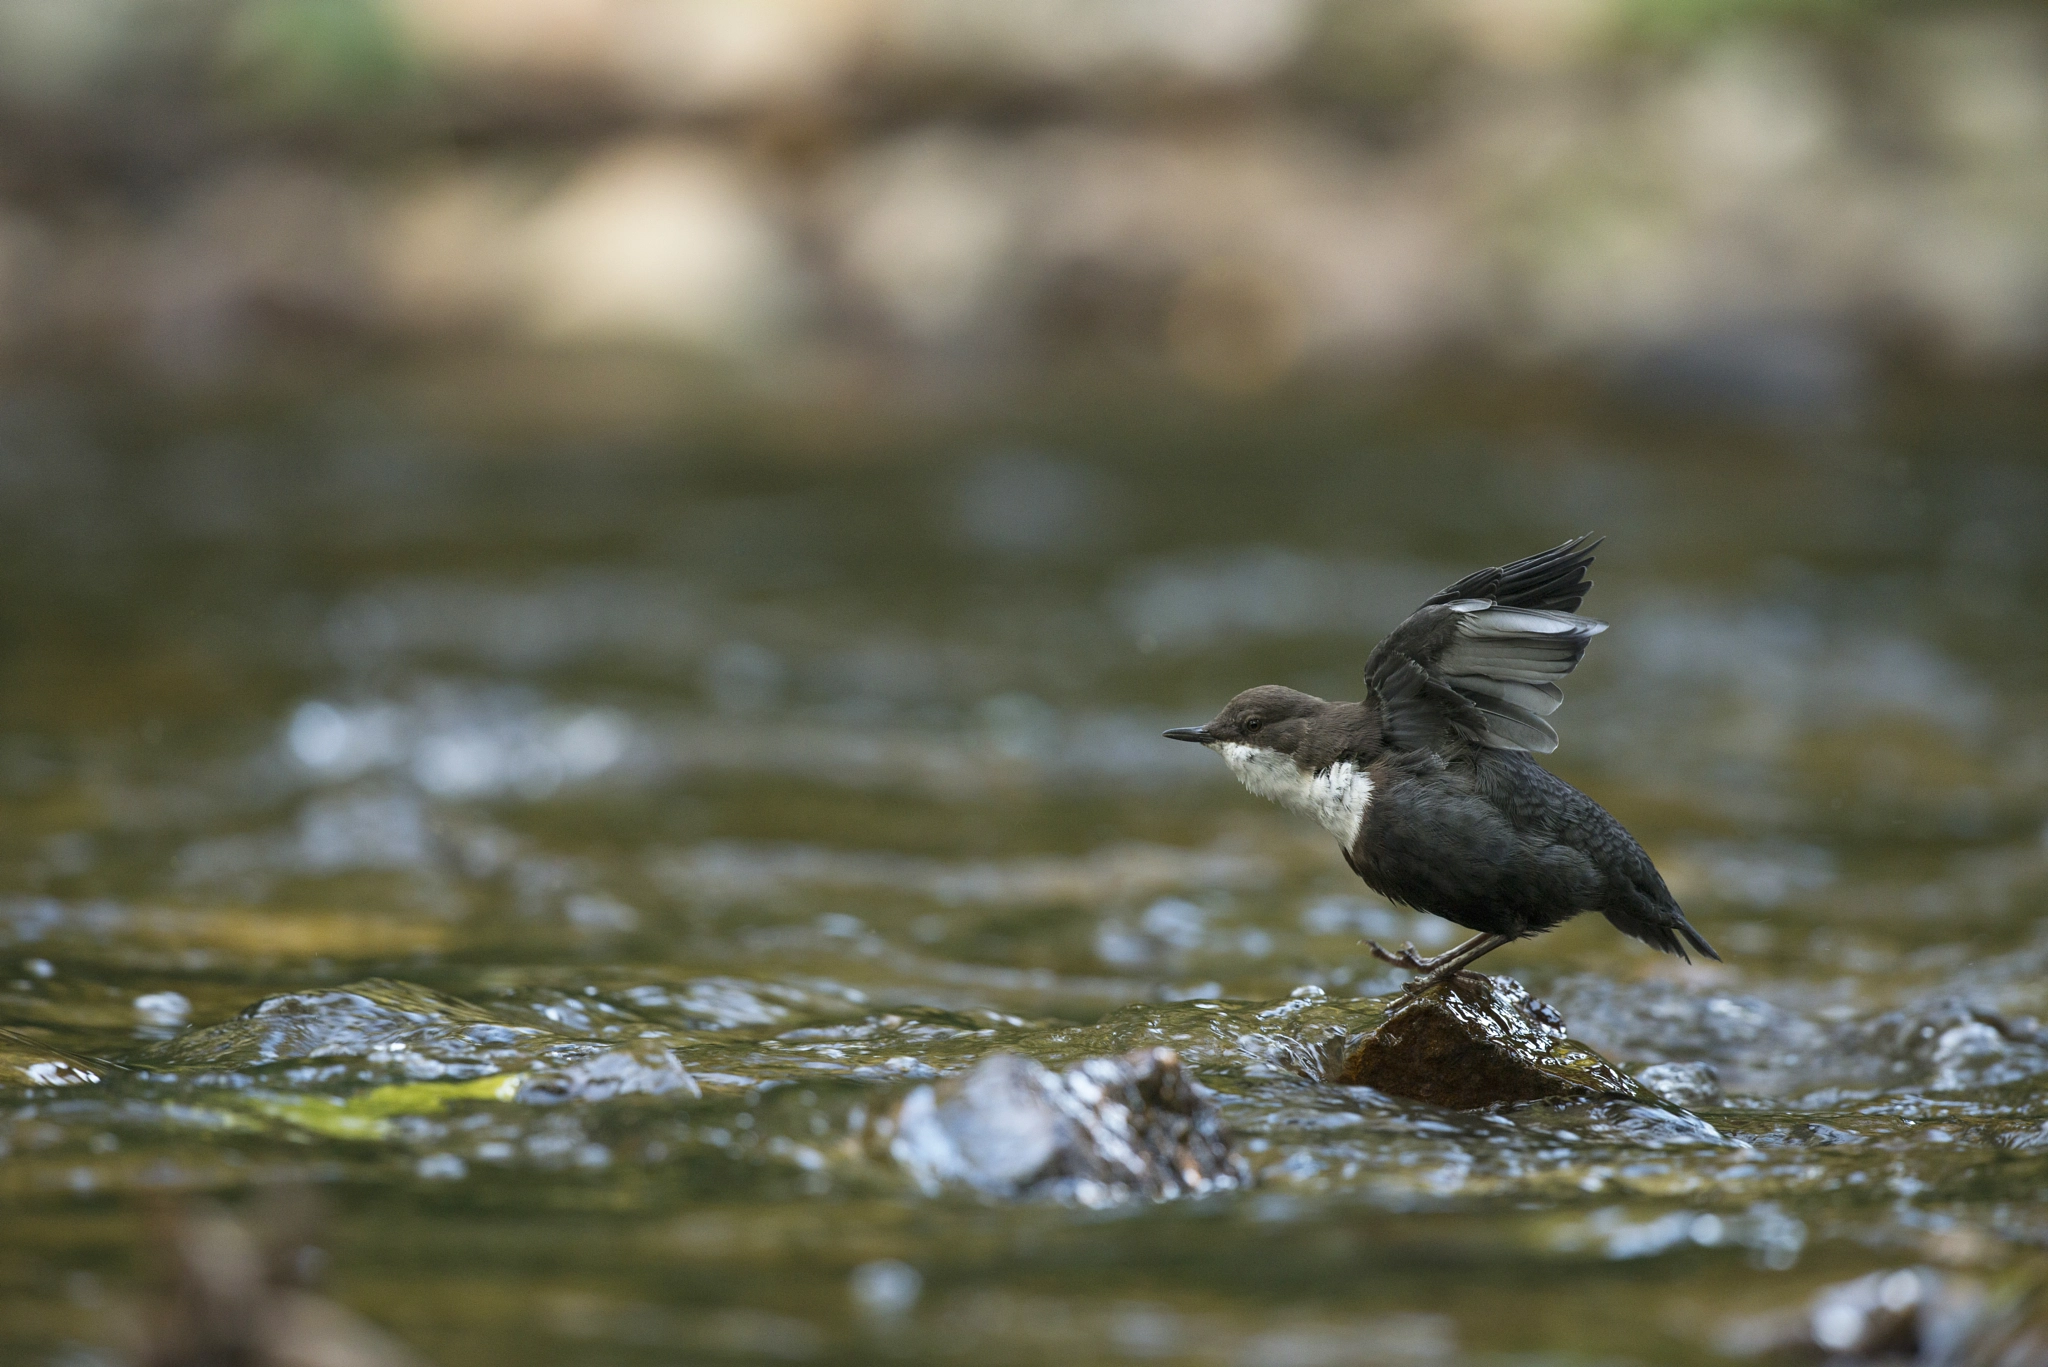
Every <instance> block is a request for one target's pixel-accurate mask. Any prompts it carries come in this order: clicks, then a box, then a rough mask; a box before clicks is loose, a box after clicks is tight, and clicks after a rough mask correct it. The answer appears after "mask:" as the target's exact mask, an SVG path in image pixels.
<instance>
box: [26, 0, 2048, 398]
mask: <svg viewBox="0 0 2048 1367" xmlns="http://www.w3.org/2000/svg"><path fill="white" fill-rule="evenodd" d="M0 140H4V146H5V148H6V152H5V154H4V157H0V354H4V355H5V356H7V357H9V358H10V359H11V360H13V361H14V362H15V363H17V364H18V363H22V362H23V361H25V360H35V361H48V360H50V359H53V358H65V359H68V360H74V361H84V362H88V363H114V364H121V365H126V366H133V367H137V368H139V369H140V370H142V371H144V372H146V373H149V374H151V375H156V376H162V377H166V378H170V379H176V380H184V381H193V380H215V379H219V378H220V377H222V376H225V375H232V374H236V373H238V372H243V371H247V370H250V369H252V368H254V369H257V370H263V369H270V368H275V367H277V366H279V365H290V364H292V363H293V362H292V358H293V357H294V355H295V354H296V351H297V349H299V348H311V349H314V350H317V351H322V352H327V351H331V350H332V349H333V348H336V347H349V348H356V349H358V350H369V351H379V352H383V353H385V354H389V353H390V352H392V351H393V350H400V351H411V350H416V349H419V348H437V349H446V348H461V349H468V350H473V349H475V348H478V347H547V348H560V347H592V346H608V347H620V348H633V349H640V350H645V351H651V352H655V353H660V354H664V355H675V356H687V357H689V358H691V359H693V360H696V361H707V362H715V363H718V364H722V365H727V366H731V367H734V368H736V369H738V370H739V371H741V372H744V373H745V374H747V375H749V376H751V377H754V378H756V379H760V380H763V381H764V382H767V383H772V384H774V385H777V386H783V385H789V384H791V383H795V384H797V385H799V386H810V385H820V384H822V385H832V384H838V385H842V386H844V385H851V386H853V387H856V388H859V387H862V386H865V385H868V384H871V383H873V382H874V381H875V378H876V377H875V374H874V372H876V371H882V372H885V373H889V374H893V373H896V372H897V371H898V370H899V369H900V368H903V367H909V368H914V369H924V370H932V371H936V372H937V373H938V374H940V375H942V376H944V377H946V379H948V380H950V381H957V380H962V379H967V378H975V379H982V378H986V377H990V376H1005V375H1010V374H1012V373H1014V372H1016V371H1018V370H1019V369H1020V368H1021V369H1026V370H1028V369H1030V368H1033V367H1039V366H1044V365H1048V364H1051V365H1070V364H1073V363H1074V362H1076V361H1077V359H1080V358H1083V357H1088V358H1091V359H1092V360H1095V361H1099V360H1101V359H1104V358H1115V359H1120V360H1128V361H1132V362H1136V363H1141V364H1145V365H1150V366H1158V367H1161V368H1164V369H1166V370H1170V371H1171V372H1172V373H1174V374H1177V375H1179V376H1182V377H1184V378H1185V379H1186V380H1187V381H1189V382H1191V383H1193V384H1195V385H1199V386H1202V387H1205V388H1210V389H1215V390H1219V391H1223V392H1226V393H1243V392H1256V391H1260V390H1264V389H1268V388H1270V387H1271V386H1272V385H1274V384H1276V383H1279V382H1281V381H1282V380H1284V379H1286V378H1287V377H1289V376H1290V375H1293V374H1296V373H1298V372H1319V373H1324V374H1331V373H1346V372H1352V373H1355V372H1356V371H1358V370H1360V369H1365V370H1370V371H1374V372H1383V371H1388V370H1396V369H1401V368H1406V367H1414V366H1418V365H1427V364H1430V363H1441V362H1445V361H1455V362H1457V363H1459V364H1466V363H1470V362H1472V361H1475V360H1477V361H1484V362H1489V363H1501V364H1531V363H1559V362H1565V363H1573V364H1593V365H1616V364H1621V365H1630V364H1634V365H1647V366H1650V367H1653V368H1655V369H1656V370H1657V371H1658V373H1659V375H1660V376H1661V377H1662V378H1663V379H1664V380H1665V382H1667V383H1669V384H1672V385H1679V386H1685V385H1697V386H1705V387H1708V388H1710V389H1716V390H1734V391H1739V393H1740V395H1741V396H1742V397H1744V398H1746V399H1748V400H1751V401H1755V402H1763V403H1775V404H1802V405H1803V404H1824V403H1830V402H1836V401H1839V400H1841V399H1842V398H1843V397H1845V396H1846V395H1849V394H1852V393H1853V392H1854V391H1855V389H1856V388H1857V386H1858V385H1859V384H1862V383H1867V382H1868V378H1869V375H1870V372H1871V371H1872V369H1873V368H1874V367H1875V368H1881V367H1884V366H1886V365H1891V364H1911V365H1916V366H1924V367H1930V368H1934V369H1937V370H1941V371H1944V372H1952V373H1962V374H2002V375H2009V374H2013V373H2016V372H2027V371H2029V370H2030V368H2034V367H2038V366H2039V364H2040V363H2041V360H2042V357H2043V355H2044V348H2048V321H2044V319H2048V232H2044V230H2043V227H2042V225H2043V223H2044V222H2048V20H2044V18H2043V16H2042V14H2041V12H2040V10H2039V9H2038V7H2036V6H2032V5H2003V6H2001V5H1958V4H1928V3H1891V4H1860V5H1850V4H1843V3H1839V2H1838V0H1720V2H1717V0H1526V3H1515V2H1511V0H1455V3H1446V4H1422V3H1408V0H1395V2H1394V3H1370V4H1368V3H1361V2H1356V0H1239V2H1233V0H1199V2H1196V3H1174V2H1173V0H1045V2H1044V3H1034V4H1027V5H989V4H985V3H979V2H978V0H180V3H175V4H169V5H165V4H159V3H148V2H147V0H72V2H70V3H65V4H48V3H44V2H43V0H6V3H4V4H0ZM280 348H284V350H282V351H281V350H280Z"/></svg>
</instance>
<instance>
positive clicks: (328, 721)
mask: <svg viewBox="0 0 2048 1367" xmlns="http://www.w3.org/2000/svg"><path fill="white" fill-rule="evenodd" d="M348 742H349V726H348V719H347V718H346V717H344V716H342V715H341V710H340V709H339V708H337V707H335V706H334V705H333V704H332V703H324V702H309V703H302V704H300V706H299V709H298V711H296V712H294V713H292V719H291V723H290V725H288V726H287V727H286V728H285V743H286V744H287V745H289V746H291V750H292V754H293V755H294V756H295V757H296V758H297V759H298V761H299V763H301V764H303V765H305V766H306V767H307V768H308V769H333V768H336V767H338V766H339V765H340V764H341V762H342V760H343V759H344V757H346V756H347V754H348V749H349V745H348Z"/></svg>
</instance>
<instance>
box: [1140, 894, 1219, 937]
mask: <svg viewBox="0 0 2048 1367" xmlns="http://www.w3.org/2000/svg"><path fill="white" fill-rule="evenodd" d="M1208 918H1209V913H1208V912H1206V911H1203V910H1202V909H1201V908H1200V907H1198V906H1196V905H1195V904H1194V903H1193V902H1190V901H1188V900H1186V899H1185V898H1181V897H1162V898H1160V899H1159V900H1158V901H1157V902H1154V903H1153V904H1152V905H1151V906H1149V907H1147V908H1145V914H1144V915H1143V916H1142V917H1140V918H1139V924H1140V925H1142V926H1143V927H1144V928H1145V933H1146V934H1147V935H1150V936H1152V937H1153V938H1155V939H1158V940H1163V941H1165V942H1166V943H1167V944H1170V945H1172V946H1173V947H1174V948H1175V949H1199V948H1200V947H1201V944H1202V923H1203V922H1204V921H1206V920H1208Z"/></svg>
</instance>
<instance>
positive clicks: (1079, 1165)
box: [876, 1048, 1251, 1206]
mask: <svg viewBox="0 0 2048 1367" xmlns="http://www.w3.org/2000/svg"><path fill="white" fill-rule="evenodd" d="M876 1129H877V1137H878V1138H882V1139H885V1140H886V1142H887V1145H888V1153H889V1155H890V1157H892V1158H893V1159H895V1161H896V1162H897V1163H899V1164H901V1165H902V1167H903V1168H904V1170H905V1171H907V1172H909V1173H910V1174H911V1176H912V1177H914V1178H915V1179H916V1180H917V1182H918V1183H919V1185H921V1186H923V1187H924V1188H925V1189H926V1190H927V1191H936V1190H938V1189H939V1188H940V1187H942V1186H945V1185H949V1184H960V1185H965V1186H969V1187H973V1188H975V1189H976V1190H979V1191H983V1192H987V1193H989V1194H991V1195H995V1196H1008V1197H1020V1196H1038V1197H1053V1198H1055V1199H1059V1200H1068V1201H1073V1202H1076V1203H1078V1204H1081V1205H1088V1206H1103V1205H1111V1204H1114V1203H1116V1202H1118V1201H1123V1200H1128V1199H1131V1198H1134V1197H1150V1198H1152V1199H1155V1200H1159V1199H1166V1198H1170V1197H1175V1196H1193V1195H1200V1194H1202V1193H1205V1192H1210V1191H1225V1190H1230V1189H1233V1188H1237V1187H1242V1186H1244V1185H1246V1184H1247V1183H1249V1181H1250V1180H1251V1174H1250V1170H1249V1168H1248V1167H1247V1166H1246V1164H1245V1162H1244V1160H1243V1159H1242V1158H1240V1157H1238V1156H1237V1155H1236V1154H1235V1153H1234V1152H1233V1151H1232V1149H1231V1144H1230V1137H1229V1135H1228V1134H1227V1133H1226V1132H1225V1130H1224V1128H1223V1125H1222V1121H1221V1119H1220V1117H1219V1116H1218V1114H1217V1110H1216V1106H1215V1103H1214V1102H1213V1101H1211V1100H1210V1098H1209V1094H1208V1092H1207V1091H1206V1090H1205V1089H1204V1088H1203V1087H1202V1086H1201V1085H1200V1084H1199V1083H1197V1082H1196V1081H1195V1080H1194V1078H1193V1077H1192V1076H1191V1075H1190V1074H1189V1073H1188V1071H1187V1070H1186V1069H1185V1068H1184V1067H1182V1065H1181V1062H1180V1057H1179V1055H1177V1054H1176V1053H1174V1051H1173V1050H1171V1049H1165V1048H1150V1049H1134V1050H1132V1051H1131V1052H1130V1053H1127V1054H1124V1055H1122V1056H1120V1057H1117V1058H1097V1059H1088V1060H1086V1061H1085V1062H1082V1063H1080V1064H1077V1065H1076V1066H1074V1067H1073V1068H1070V1069H1068V1070H1066V1071H1065V1072H1062V1073H1055V1072H1053V1071H1052V1070H1050V1069H1048V1068H1046V1067H1044V1066H1043V1065H1041V1064H1038V1063H1035V1062H1033V1061H1032V1060H1030V1059H1027V1058H1022V1057H1020V1056H1018V1055H1015V1054H996V1055H994V1056H992V1057H990V1058H987V1059H984V1060H983V1061H982V1062H981V1063H980V1064H978V1065H976V1067H975V1068H974V1069H973V1070H972V1071H971V1072H969V1073H967V1074H966V1075H965V1076H962V1077H959V1078H954V1079H948V1080H947V1081H944V1082H940V1083H937V1084H934V1085H929V1086H923V1087H919V1088H917V1089H916V1090H915V1091H913V1092H911V1093H910V1095H909V1096H907V1097H905V1098H904V1100H903V1104H902V1105H901V1106H900V1107H899V1108H898V1109H897V1111H896V1113H895V1114H894V1115H893V1116H892V1117H889V1118H887V1119H885V1120H883V1121H881V1122H879V1123H878V1125H877V1127H876Z"/></svg>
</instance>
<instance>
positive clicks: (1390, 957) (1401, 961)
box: [1365, 940, 1429, 973]
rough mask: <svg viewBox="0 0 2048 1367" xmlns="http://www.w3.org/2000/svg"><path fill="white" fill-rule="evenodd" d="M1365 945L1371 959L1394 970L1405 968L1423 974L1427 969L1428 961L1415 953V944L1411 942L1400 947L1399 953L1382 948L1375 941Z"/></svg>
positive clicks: (1368, 941) (1367, 942)
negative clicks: (1386, 964)
mask: <svg viewBox="0 0 2048 1367" xmlns="http://www.w3.org/2000/svg"><path fill="white" fill-rule="evenodd" d="M1365 945H1366V948H1367V949H1370V950H1371V951H1372V956H1373V958H1375V959H1378V960H1379V961H1380V962H1381V963H1388V964H1392V965H1393V966H1394V967H1396V968H1405V969H1408V970H1410V971H1412V972H1415V973H1421V972H1424V971H1425V970H1427V969H1428V968H1429V963H1428V961H1426V960H1425V959H1424V958H1423V957H1422V956H1421V955H1420V954H1418V953H1416V952H1415V942H1414V941H1413V940H1410V941H1409V942H1408V943H1407V944H1404V945H1402V946H1401V948H1400V950H1399V952H1396V951H1394V950H1391V949H1385V948H1382V947H1381V945H1380V942H1379V941H1377V940H1367V941H1366V942H1365Z"/></svg>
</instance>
